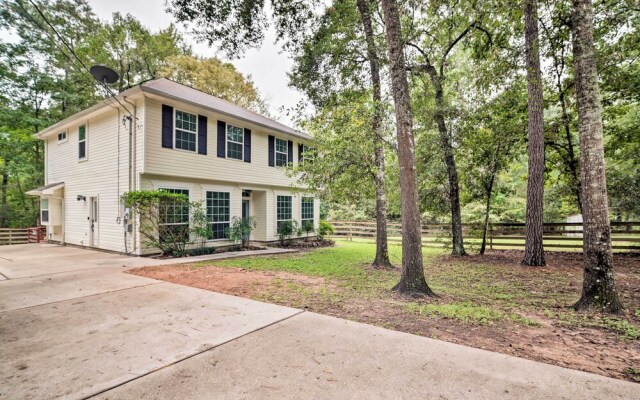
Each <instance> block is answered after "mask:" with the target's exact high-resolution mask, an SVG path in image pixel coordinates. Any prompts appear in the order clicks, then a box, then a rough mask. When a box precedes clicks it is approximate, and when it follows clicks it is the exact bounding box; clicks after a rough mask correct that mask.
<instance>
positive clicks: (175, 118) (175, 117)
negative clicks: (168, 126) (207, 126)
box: [173, 107, 198, 154]
mask: <svg viewBox="0 0 640 400" xmlns="http://www.w3.org/2000/svg"><path fill="white" fill-rule="evenodd" d="M178 112H181V113H184V114H189V115H195V117H196V130H195V132H194V131H189V130H186V129H182V128H180V130H181V131H185V132H187V133H193V134H194V135H195V136H196V137H195V144H196V147H195V150H189V149H181V148H179V147H178V146H177V145H176V143H177V142H176V140H177V136H176V132H177V131H178ZM173 149H174V150H180V151H186V152H188V153H196V154H197V153H198V114H194V113H191V112H189V111H183V110H178V109H177V108H175V107H174V108H173Z"/></svg>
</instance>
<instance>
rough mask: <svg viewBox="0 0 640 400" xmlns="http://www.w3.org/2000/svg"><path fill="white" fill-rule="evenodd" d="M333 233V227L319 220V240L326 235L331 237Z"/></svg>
mask: <svg viewBox="0 0 640 400" xmlns="http://www.w3.org/2000/svg"><path fill="white" fill-rule="evenodd" d="M333 232H335V230H334V229H333V225H331V224H330V223H328V222H327V221H325V220H323V219H321V220H320V226H319V228H318V236H320V237H321V238H324V237H325V236H327V235H332V234H333Z"/></svg>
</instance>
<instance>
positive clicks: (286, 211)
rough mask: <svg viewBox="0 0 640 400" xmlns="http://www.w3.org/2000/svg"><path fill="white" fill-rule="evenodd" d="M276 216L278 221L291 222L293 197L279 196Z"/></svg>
mask: <svg viewBox="0 0 640 400" xmlns="http://www.w3.org/2000/svg"><path fill="white" fill-rule="evenodd" d="M276 214H277V217H276V219H277V220H278V221H290V220H291V196H278V198H277V210H276Z"/></svg>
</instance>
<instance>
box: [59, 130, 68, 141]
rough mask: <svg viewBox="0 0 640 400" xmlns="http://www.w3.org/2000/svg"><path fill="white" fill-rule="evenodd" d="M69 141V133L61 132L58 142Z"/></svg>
mask: <svg viewBox="0 0 640 400" xmlns="http://www.w3.org/2000/svg"><path fill="white" fill-rule="evenodd" d="M66 141H67V132H66V131H64V132H60V133H58V142H59V143H62V142H66Z"/></svg>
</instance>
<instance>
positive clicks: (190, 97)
mask: <svg viewBox="0 0 640 400" xmlns="http://www.w3.org/2000/svg"><path fill="white" fill-rule="evenodd" d="M140 91H141V92H146V93H150V94H154V95H157V96H161V97H166V98H169V99H172V100H176V101H181V102H185V103H189V104H191V105H194V106H198V107H202V108H205V109H208V110H211V111H214V112H217V113H220V114H223V115H227V116H230V117H233V118H236V119H239V120H242V121H245V122H249V123H252V124H255V125H258V126H261V127H263V128H265V129H267V130H273V131H277V132H281V133H285V134H287V135H291V136H294V137H297V138H300V139H305V140H310V139H311V136H310V135H309V134H307V133H304V132H300V131H298V130H296V129H293V128H291V127H289V126H287V125H284V124H282V123H280V122H278V121H275V120H273V119H271V118H267V117H265V116H263V115H260V114H258V113H255V112H253V111H250V110H248V109H246V108H244V107H240V106H239V105H237V104H234V103H231V102H229V101H226V100H223V99H221V98H219V97H216V96H212V95H210V94H207V93H204V92H201V91H199V90H196V89H194V88H191V87H189V86H185V85H183V84H180V83H177V82H174V81H172V80H170V79H167V78H159V79H154V80H152V81H148V82H144V83H142V84H140V85H138V86H134V87H132V88H130V89H127V90H125V91H124V92H121V93H118V94H117V95H116V97H117V98H118V99H119V100H122V98H123V97H126V96H132V95H134V94H135V93H136V92H140ZM113 104H114V100H113V99H111V98H107V99H105V100H103V101H101V102H100V103H98V104H96V105H94V106H93V107H89V108H87V109H85V110H82V111H80V112H78V113H76V114H74V115H72V116H70V117H68V118H65V119H63V120H62V121H59V122H58V123H56V124H53V125H51V126H49V127H47V128H45V129H43V130H42V131H40V132H38V133H37V134H36V135H35V136H36V137H39V138H41V137H43V136H44V135H48V134H50V133H52V132H53V131H55V130H56V129H58V128H60V127H62V126H64V125H67V124H68V123H70V122H71V121H73V120H75V119H78V118H80V117H83V116H85V115H88V114H90V113H92V112H94V111H96V110H98V109H101V108H103V107H108V106H113Z"/></svg>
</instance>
